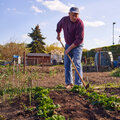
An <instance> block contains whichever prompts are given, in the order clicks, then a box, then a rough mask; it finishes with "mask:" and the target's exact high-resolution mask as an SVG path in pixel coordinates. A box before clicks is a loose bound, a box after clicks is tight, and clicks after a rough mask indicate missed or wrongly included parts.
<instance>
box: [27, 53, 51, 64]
mask: <svg viewBox="0 0 120 120" xmlns="http://www.w3.org/2000/svg"><path fill="white" fill-rule="evenodd" d="M26 64H27V65H38V64H39V65H50V64H51V55H50V54H46V53H28V54H27V55H26Z"/></svg>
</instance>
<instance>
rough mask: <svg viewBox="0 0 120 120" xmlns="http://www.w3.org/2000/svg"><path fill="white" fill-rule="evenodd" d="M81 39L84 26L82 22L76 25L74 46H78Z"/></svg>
mask: <svg viewBox="0 0 120 120" xmlns="http://www.w3.org/2000/svg"><path fill="white" fill-rule="evenodd" d="M83 39H84V24H83V22H81V23H80V24H78V26H77V29H76V34H75V41H74V45H76V46H78V45H80V44H82V43H83Z"/></svg>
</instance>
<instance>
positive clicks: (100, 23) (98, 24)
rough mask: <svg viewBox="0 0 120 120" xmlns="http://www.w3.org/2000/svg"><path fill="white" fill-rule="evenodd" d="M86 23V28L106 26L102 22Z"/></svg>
mask: <svg viewBox="0 0 120 120" xmlns="http://www.w3.org/2000/svg"><path fill="white" fill-rule="evenodd" d="M84 23H85V26H88V27H100V26H103V25H105V23H104V22H102V21H94V22H88V21H84Z"/></svg>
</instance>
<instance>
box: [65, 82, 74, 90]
mask: <svg viewBox="0 0 120 120" xmlns="http://www.w3.org/2000/svg"><path fill="white" fill-rule="evenodd" d="M73 86H74V84H72V83H70V84H69V85H66V89H72V87H73Z"/></svg>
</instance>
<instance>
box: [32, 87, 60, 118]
mask: <svg viewBox="0 0 120 120" xmlns="http://www.w3.org/2000/svg"><path fill="white" fill-rule="evenodd" d="M33 92H34V93H35V95H34V99H35V100H36V101H37V102H38V103H39V104H38V105H37V106H36V108H37V110H38V112H37V115H38V116H40V117H44V118H47V117H50V116H52V115H53V113H54V110H55V109H56V108H59V107H60V105H55V104H54V103H53V100H52V99H51V98H50V97H49V96H48V93H49V89H44V88H42V87H36V88H35V89H33Z"/></svg>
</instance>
